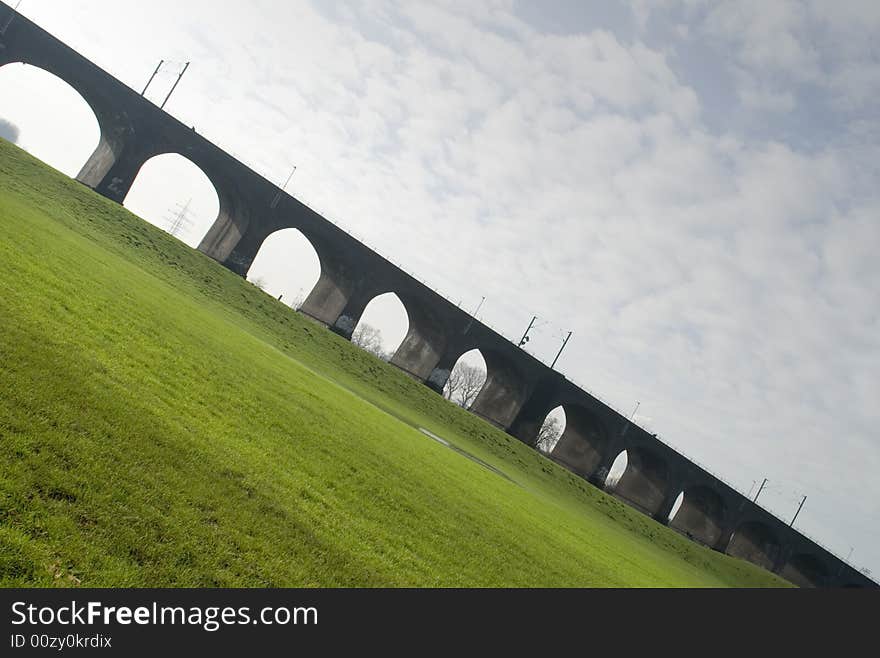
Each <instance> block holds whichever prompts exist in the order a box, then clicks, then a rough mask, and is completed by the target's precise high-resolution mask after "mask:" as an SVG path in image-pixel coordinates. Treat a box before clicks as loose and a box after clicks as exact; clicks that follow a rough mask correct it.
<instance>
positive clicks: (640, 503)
mask: <svg viewBox="0 0 880 658" xmlns="http://www.w3.org/2000/svg"><path fill="white" fill-rule="evenodd" d="M623 453H626V461H625V466H624V467H623V472H622V473H621V474H620V475H619V477H617V476H616V473H615V472H614V471H615V466H617V465H618V464H619V463H620V460H621V455H623ZM615 462H616V463H615V465H612V470H611V472H610V473H609V478H608V485H607V488H608V489H609V491H611V493H612V494H613V495H614V496H616V497H618V498H620V499H621V500H623V501H624V502H627V503H629V504H631V505H632V506H633V507H635V508H637V509H640V510H642V511H643V512H645V513H647V514H649V515H651V516H653V515H655V514H656V513H657V512H658V511H659V510H660V508H661V506H662V505H663V502H664V500H665V499H666V493H667V490H668V489H669V466H668V465H667V463H666V460H665V459H663V458H662V457H661V456H659V455H658V454H656V453H655V452H654V451H652V450H650V449H648V448H645V447H642V446H631V447H629V448H627V449H626V450H624V451H622V452H621V454H619V455H618V456H617V459H615Z"/></svg>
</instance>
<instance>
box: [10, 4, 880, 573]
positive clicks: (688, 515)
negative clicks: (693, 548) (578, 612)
mask: <svg viewBox="0 0 880 658" xmlns="http://www.w3.org/2000/svg"><path fill="white" fill-rule="evenodd" d="M10 17H12V19H13V20H12V21H11V22H10V23H8V24H7V20H8V19H9V18H10ZM2 25H7V28H6V31H5V33H3V34H2V35H0V66H2V65H6V64H12V63H19V62H20V63H26V64H30V65H33V66H36V67H39V68H41V69H44V70H46V71H48V72H50V73H52V74H54V75H55V76H57V77H58V78H60V79H61V80H63V81H64V82H66V83H67V84H68V85H70V86H71V87H73V89H75V90H76V91H77V92H78V93H79V94H80V95H81V96H82V98H83V99H84V100H85V101H86V103H88V105H89V106H90V107H91V109H92V111H93V112H94V114H95V117H96V118H97V121H98V124H99V126H100V134H101V135H100V142H99V144H98V147H97V148H96V150H95V151H94V153H93V154H92V155H91V157H90V158H89V159H88V161H87V162H86V163H85V164H84V165H83V167H82V169H81V171H80V172H79V174H78V176H77V180H78V181H80V182H81V183H83V184H85V185H87V186H88V187H90V188H92V189H93V190H95V191H96V192H98V193H99V194H102V195H104V196H106V197H108V198H110V199H112V200H114V201H116V202H118V203H122V202H123V200H124V199H125V197H126V195H127V194H128V191H129V189H130V188H131V186H132V183H133V182H134V180H135V178H136V177H137V175H138V172H139V171H140V169H141V167H142V166H143V165H144V163H146V162H147V160H149V159H150V158H152V157H154V156H157V155H161V154H166V153H177V154H180V155H182V156H184V157H186V158H187V159H189V160H190V161H191V162H193V163H194V164H195V165H196V166H197V167H199V168H200V169H201V170H202V171H203V172H204V173H205V174H206V175H207V177H208V178H209V179H210V181H211V182H212V183H213V185H214V188H215V189H216V192H217V195H218V198H219V201H220V211H219V215H218V217H217V219H216V221H215V222H214V224H213V226H211V228H210V229H209V230H208V232H207V234H206V235H205V237H204V239H203V240H202V241H201V244H200V245H199V247H198V248H199V250H200V251H202V252H203V253H205V254H206V255H208V256H210V257H211V258H213V259H214V260H216V261H218V262H220V263H222V264H223V265H224V266H226V267H227V268H229V269H230V270H232V271H233V272H236V273H238V274H239V275H241V276H245V275H246V274H247V272H248V269H249V268H250V265H251V263H252V262H253V260H254V258H255V257H256V255H257V252H258V250H259V249H260V246H261V245H262V244H263V241H264V240H266V238H267V237H269V236H270V235H271V234H272V233H274V232H276V231H279V230H282V229H286V228H296V229H298V230H299V231H300V232H301V233H302V234H303V235H304V236H305V237H306V239H308V241H309V242H310V243H311V244H312V246H313V247H314V249H315V251H316V252H317V254H318V258H319V261H320V266H321V274H320V278H319V280H318V282H317V284H316V285H315V287H314V289H313V290H312V291H311V293H310V294H309V295H308V297H307V298H306V300H305V302H304V303H303V305H302V307H301V308H300V311H301V312H302V313H304V314H306V315H308V316H311V317H312V318H313V319H315V320H316V321H318V322H320V323H323V324H324V325H326V326H327V327H329V328H331V329H332V330H333V331H335V332H337V333H339V334H341V335H342V336H344V337H346V338H350V337H351V334H352V331H353V330H354V328H355V326H356V325H357V323H358V320H359V319H360V316H361V314H362V313H363V311H364V309H365V308H366V306H367V304H368V303H369V302H370V301H371V300H372V299H373V298H374V297H376V296H378V295H380V294H383V293H386V292H394V293H395V294H396V295H397V296H398V297H399V298H400V300H401V302H402V303H403V305H404V307H405V308H406V311H407V314H408V316H409V332H408V334H407V335H406V337H405V338H404V340H403V343H402V344H401V345H400V347H399V348H398V350H397V351H396V353H395V354H394V356H393V358H392V360H391V363H392V364H394V365H395V366H397V367H398V368H400V369H401V370H403V371H405V372H406V373H408V374H409V375H410V376H411V377H413V378H415V379H416V380H418V381H420V382H424V383H425V384H426V385H427V386H429V387H431V388H432V389H434V390H435V391H438V392H440V391H442V390H443V387H444V385H445V383H446V380H447V379H448V377H449V373H450V370H451V369H452V367H453V366H454V364H455V363H456V361H457V360H458V358H459V357H460V356H461V355H462V354H464V353H465V352H468V351H469V350H472V349H479V350H480V352H481V353H482V354H483V356H484V358H485V361H486V366H487V381H486V384H485V385H484V387H483V389H482V390H481V392H480V393H479V395H478V397H477V398H476V400H475V402H474V403H473V405H472V407H471V411H472V412H473V413H475V414H477V415H479V416H481V417H482V418H484V419H485V420H487V421H488V422H490V423H492V424H493V425H495V426H497V427H499V428H501V429H503V430H505V431H507V432H509V433H510V434H512V435H513V436H515V437H517V438H518V439H520V440H521V441H523V442H524V443H526V444H528V445H531V446H534V445H535V442H536V439H537V434H538V430H539V428H540V426H541V423H542V422H543V420H544V418H545V417H546V415H547V413H548V412H549V411H551V410H552V409H554V408H555V407H557V406H562V407H563V409H564V410H565V413H566V419H567V423H566V428H565V431H564V433H563V435H562V437H561V438H560V440H559V442H558V443H557V445H556V447H555V448H554V449H553V451H552V453H551V454H550V458H551V459H553V460H554V461H556V462H557V463H559V464H561V465H562V466H563V467H565V468H567V469H569V470H570V471H572V472H574V473H576V474H577V475H579V476H581V477H583V478H584V479H586V480H588V481H589V482H591V483H593V484H594V485H596V486H598V487H604V486H606V476H607V474H608V470H609V468H610V467H611V464H612V462H613V461H614V460H615V458H616V457H617V456H618V455H619V454H620V453H621V452H623V451H624V450H625V451H626V453H627V462H628V464H627V468H626V471H625V472H624V473H623V475H622V477H621V478H620V479H619V481H618V482H617V483H616V484H615V485H614V487H613V490H612V492H613V494H614V495H615V496H617V497H618V498H619V499H621V500H623V501H624V502H626V503H628V504H630V505H632V506H633V507H634V508H636V509H638V510H640V511H641V512H643V513H645V514H647V515H650V516H651V517H653V518H654V519H655V520H657V521H658V522H660V523H663V524H669V525H670V526H672V527H673V528H675V529H676V530H678V531H679V532H681V533H683V534H685V535H687V536H689V537H690V538H692V539H693V540H694V541H697V542H700V543H702V544H705V545H706V546H709V547H711V548H713V549H715V550H717V551H721V552H724V553H728V554H730V555H733V556H737V557H740V558H742V559H745V560H749V561H751V562H754V563H755V564H758V565H760V566H762V567H764V568H766V569H768V570H771V571H774V572H776V573H779V574H781V575H782V576H783V577H785V578H787V579H789V580H791V581H792V582H794V583H796V584H799V585H803V586H863V587H864V586H868V587H876V586H877V585H876V583H874V582H873V581H871V580H870V579H868V578H866V577H865V576H864V575H863V574H861V573H860V572H858V571H857V570H856V569H854V568H852V567H851V566H849V565H848V564H846V563H845V562H843V561H841V560H840V559H839V558H837V557H836V556H834V555H833V554H831V553H830V552H828V551H827V550H825V549H824V548H822V547H821V546H819V545H817V544H816V543H814V542H813V541H811V540H810V539H808V538H807V537H805V536H803V535H802V534H800V533H799V532H797V531H796V530H794V529H792V528H791V527H789V526H788V524H786V523H785V522H783V521H781V520H779V519H777V518H776V517H774V516H773V515H771V514H770V513H768V512H767V511H765V510H764V509H763V508H761V507H759V506H758V505H756V504H755V503H753V502H751V501H750V500H749V499H747V498H746V497H744V496H743V495H742V494H740V493H739V492H737V491H735V490H734V489H732V488H731V487H729V486H728V485H726V484H725V483H724V482H722V481H720V480H719V479H717V478H716V477H714V476H713V475H711V474H710V473H708V472H707V471H705V470H704V469H702V468H701V467H700V466H698V465H696V464H694V463H692V462H691V461H689V460H688V459H687V458H685V457H684V456H682V455H680V454H678V453H677V452H675V451H674V450H673V449H671V448H670V447H668V446H667V445H665V444H664V443H662V442H661V441H660V440H658V439H657V437H656V436H653V435H651V434H649V433H648V432H646V431H645V430H643V429H642V428H640V427H638V426H637V425H630V424H629V423H628V422H627V419H626V418H624V417H622V416H621V415H620V414H618V413H617V412H616V411H614V410H613V409H611V408H609V407H608V406H606V405H605V404H603V403H602V402H600V401H599V400H597V399H596V398H594V397H593V396H592V395H590V394H589V393H587V392H586V391H584V390H582V389H580V388H578V387H577V386H576V385H574V384H573V383H572V382H570V381H568V380H567V379H566V378H565V377H563V376H562V375H560V374H559V373H557V372H555V371H553V370H551V369H549V368H548V367H546V366H545V365H544V364H542V363H541V362H539V361H537V360H536V359H534V358H533V357H531V356H530V355H529V354H527V353H526V352H524V351H522V350H521V349H519V348H518V347H517V346H515V345H513V344H512V343H511V342H509V341H508V340H507V339H505V338H504V337H502V336H500V335H499V334H497V333H496V332H495V331H493V330H492V329H490V328H488V327H486V326H484V325H483V324H482V323H480V322H479V321H478V320H476V319H474V318H473V317H471V316H470V315H468V314H467V313H466V312H464V311H462V310H461V309H460V308H458V307H457V306H455V305H453V304H452V303H450V302H449V301H447V300H446V299H444V298H442V297H440V296H439V295H438V294H437V293H436V292H434V291H432V290H431V289H429V288H428V287H426V286H425V285H423V284H422V283H420V282H419V281H417V280H415V279H414V278H413V277H411V276H410V275H409V274H407V273H406V272H403V271H402V270H400V269H399V268H398V267H396V266H395V265H393V264H392V263H390V262H388V261H387V260H386V259H384V258H383V257H381V256H380V255H378V254H376V253H375V252H373V251H372V250H370V249H369V248H368V247H366V246H365V245H363V244H361V243H360V242H358V241H357V240H355V239H354V238H352V237H351V236H350V235H348V234H347V233H345V232H344V231H342V230H341V229H339V228H338V227H337V226H336V225H335V224H333V223H332V222H329V221H327V220H326V219H324V218H323V217H322V216H320V215H319V214H317V213H316V212H314V211H313V210H311V209H310V208H308V207H307V206H305V205H304V204H302V203H301V202H299V201H297V200H296V199H295V198H294V197H292V196H290V195H288V194H286V193H281V191H280V190H279V189H278V187H277V186H276V185H275V184H273V183H271V182H270V181H268V180H266V179H265V178H263V177H262V176H260V175H259V174H257V173H256V172H254V171H252V170H251V169H249V168H248V167H247V166H245V165H244V164H242V163H241V162H239V161H238V160H236V159H235V158H234V157H232V156H231V155H229V154H228V153H226V152H224V151H223V150H221V149H220V148H219V147H217V146H215V145H214V144H212V143H211V142H209V141H208V140H207V139H205V138H204V137H202V136H201V135H199V134H197V133H196V132H195V131H193V130H192V129H191V128H189V127H188V126H185V125H183V124H182V123H180V122H179V121H177V120H176V119H174V118H173V117H171V116H170V115H168V114H167V113H165V112H164V111H162V110H160V109H159V108H158V107H157V106H156V105H154V104H153V103H151V102H149V101H147V100H145V99H144V98H143V97H141V96H140V95H139V94H138V93H137V92H135V91H134V90H132V89H131V88H129V87H127V86H126V85H124V84H123V83H121V82H120V81H118V80H116V79H115V78H114V77H112V76H111V75H110V74H108V73H106V72H105V71H104V70H102V69H101V68H99V67H98V66H96V65H95V64H93V63H92V62H90V61H89V60H87V59H86V58H84V57H83V56H81V55H80V54H78V53H77V52H76V51H74V50H73V49H71V48H69V47H68V46H66V45H65V44H64V43H62V42H61V41H59V40H58V39H56V38H54V37H53V36H52V35H50V34H49V33H47V32H46V31H44V30H43V29H41V28H40V27H39V26H37V25H35V24H34V23H32V22H31V21H29V20H28V19H26V18H25V17H23V16H21V15H18V14H15V13H13V10H12V9H11V8H10V7H9V6H8V5H7V4H5V3H2V2H0V26H2ZM279 193H280V200H277V199H276V197H277V195H279ZM276 200H277V203H273V201H276ZM680 494H683V496H684V497H683V502H682V504H681V507H680V508H679V510H678V512H677V513H676V514H675V516H674V517H673V519H672V521H670V520H669V516H670V512H671V510H672V508H673V505H674V504H675V502H676V500H677V498H678V497H679V495H680Z"/></svg>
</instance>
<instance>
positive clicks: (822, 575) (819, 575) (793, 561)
mask: <svg viewBox="0 0 880 658" xmlns="http://www.w3.org/2000/svg"><path fill="white" fill-rule="evenodd" d="M779 575H780V576H782V577H783V578H785V579H786V580H788V581H791V582H792V583H794V584H795V585H797V586H798V587H823V586H825V585H826V584H827V581H828V575H829V572H828V568H827V566H826V565H825V563H824V562H823V561H822V560H820V559H819V558H818V557H816V556H815V555H811V554H810V553H797V554H795V555H793V556H792V557H791V558H789V559H788V560H787V561H786V563H785V564H784V565H783V566H782V569H781V570H780V571H779Z"/></svg>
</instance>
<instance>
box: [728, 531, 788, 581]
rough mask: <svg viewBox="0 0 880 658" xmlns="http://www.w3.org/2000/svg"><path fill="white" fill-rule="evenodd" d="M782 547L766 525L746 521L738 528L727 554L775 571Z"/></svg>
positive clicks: (732, 537)
mask: <svg viewBox="0 0 880 658" xmlns="http://www.w3.org/2000/svg"><path fill="white" fill-rule="evenodd" d="M781 552H782V545H781V544H780V542H779V538H778V537H777V536H776V533H775V532H773V530H772V529H771V528H770V526H768V525H767V524H766V523H761V522H760V521H746V522H745V523H741V524H740V525H739V526H737V528H736V530H734V531H733V535H732V536H731V538H730V541H729V542H728V544H727V548H726V549H725V553H727V554H728V555H732V556H733V557H738V558H740V559H742V560H746V561H748V562H751V563H752V564H757V565H758V566H759V567H763V568H764V569H767V570H768V571H773V569H774V567H775V566H776V564H777V563H778V562H779V556H780V554H781Z"/></svg>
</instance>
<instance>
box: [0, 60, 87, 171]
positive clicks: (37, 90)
mask: <svg viewBox="0 0 880 658" xmlns="http://www.w3.org/2000/svg"><path fill="white" fill-rule="evenodd" d="M0 98H2V99H3V101H2V103H0V119H5V120H7V121H9V122H10V124H12V125H13V126H15V128H17V130H18V134H17V136H15V137H16V139H13V140H10V141H13V142H15V143H16V144H18V145H19V146H20V147H21V148H23V149H24V150H26V151H27V152H28V153H30V154H31V155H33V156H34V157H36V158H39V159H40V160H42V161H43V162H45V163H46V164H48V165H50V166H52V167H54V168H55V169H57V170H59V171H60V172H62V173H64V174H67V175H68V176H70V177H71V178H73V177H75V176H76V175H77V174H78V173H79V171H80V170H81V169H82V167H83V165H84V164H85V163H86V162H87V161H88V160H89V158H90V157H91V155H92V154H93V153H94V152H95V150H96V149H97V148H98V145H99V144H100V141H101V125H100V122H99V120H98V115H97V113H96V112H95V109H94V108H93V107H92V105H91V104H90V103H89V102H88V100H87V99H86V98H85V97H84V96H83V95H82V93H80V91H79V90H77V88H76V87H74V86H73V85H71V84H70V83H69V82H68V81H67V80H65V79H64V78H63V77H61V76H59V75H57V74H55V73H53V72H52V71H49V70H47V69H44V68H42V67H40V66H34V65H30V64H28V63H25V62H14V63H9V64H5V65H3V66H0ZM59 117H63V118H64V120H63V121H59ZM9 136H12V135H8V136H7V137H9Z"/></svg>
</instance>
